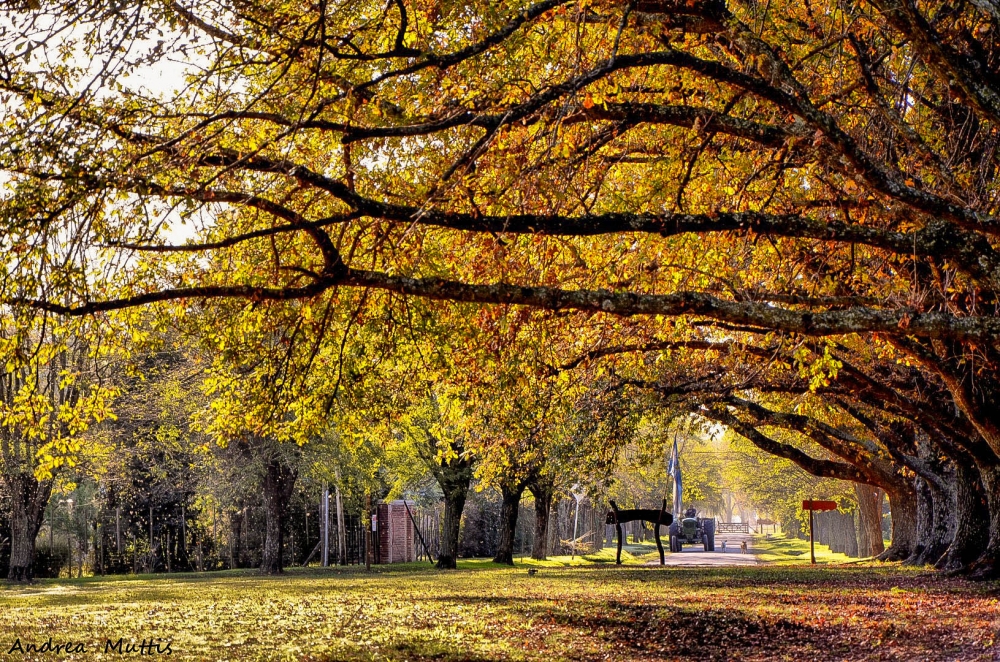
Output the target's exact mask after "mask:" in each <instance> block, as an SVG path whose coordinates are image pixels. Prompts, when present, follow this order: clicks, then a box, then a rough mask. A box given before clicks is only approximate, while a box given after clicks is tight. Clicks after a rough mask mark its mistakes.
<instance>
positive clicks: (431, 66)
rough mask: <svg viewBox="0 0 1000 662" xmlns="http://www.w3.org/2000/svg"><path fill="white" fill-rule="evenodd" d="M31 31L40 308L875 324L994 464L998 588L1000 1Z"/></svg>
mask: <svg viewBox="0 0 1000 662" xmlns="http://www.w3.org/2000/svg"><path fill="white" fill-rule="evenodd" d="M0 29H2V34H0V46H2V51H3V52H4V53H6V55H5V56H4V58H3V61H2V67H0V87H2V89H3V90H4V91H5V92H6V94H7V95H8V98H7V100H6V102H5V103H6V106H5V107H6V110H7V113H6V114H7V120H8V121H7V122H6V123H5V125H4V128H3V129H2V131H3V132H4V134H3V138H4V139H3V141H2V144H3V147H2V148H0V169H3V170H4V172H5V173H6V176H7V177H8V179H9V181H8V184H7V188H8V190H9V194H8V195H6V196H5V197H4V198H3V199H2V201H0V205H2V213H0V217H2V219H3V223H4V225H5V227H4V230H5V232H4V239H3V241H4V248H5V249H6V250H7V252H8V253H9V254H11V255H14V256H18V257H17V258H16V259H12V260H10V261H9V262H8V263H7V264H5V265H4V267H3V268H4V270H5V272H6V276H7V277H5V278H4V281H3V282H4V283H5V290H4V293H3V299H4V301H5V302H6V303H8V304H9V305H12V306H29V307H34V308H36V309H43V310H47V311H50V312H56V313H61V314H67V315H87V314H96V313H101V312H104V311H111V310H115V309H122V308H127V307H132V306H137V305H141V304H147V303H154V302H163V301H172V302H175V304H176V305H177V306H191V305H193V304H195V303H196V302H202V301H205V300H209V299H213V298H233V297H235V298H242V299H245V300H246V301H247V306H259V305H261V303H262V302H265V303H266V302H267V301H284V300H289V299H305V300H312V301H318V302H320V304H321V305H324V304H326V303H329V302H335V303H336V305H337V306H338V307H347V308H349V309H351V310H359V308H358V307H357V306H356V304H357V302H358V301H359V300H361V299H363V298H364V295H362V294H360V293H363V292H368V291H372V290H375V291H381V292H383V293H384V294H383V295H373V298H378V296H381V297H382V300H383V301H388V302H390V303H393V302H394V303H397V304H398V302H399V300H398V299H397V298H396V295H398V294H402V295H409V296H419V297H425V298H432V299H448V300H455V301H466V302H473V303H480V304H496V303H506V304H522V305H528V306H535V307H541V308H546V309H552V310H555V311H558V312H557V313H556V315H560V316H561V317H560V318H559V319H562V320H564V321H565V322H566V323H568V324H575V325H577V326H578V327H584V326H591V327H594V326H597V327H599V326H600V325H604V324H609V325H610V324H611V323H609V322H608V321H607V319H608V318H609V317H612V316H618V317H641V318H642V321H643V322H644V323H645V324H647V325H648V326H650V327H652V328H654V329H656V330H660V331H662V332H664V333H670V332H677V329H676V328H672V326H671V324H670V322H669V321H666V320H664V318H665V317H672V318H678V319H679V320H680V321H681V324H680V326H682V327H683V326H684V325H686V324H690V323H697V322H701V321H704V320H714V322H715V323H716V324H719V323H721V324H727V325H730V326H732V325H735V326H737V327H738V328H739V329H741V330H742V331H744V332H747V333H750V334H755V339H754V340H752V341H750V342H754V343H759V344H763V343H766V342H767V340H758V339H756V337H759V336H766V334H767V333H768V332H779V333H782V334H799V335H804V336H813V337H817V336H835V337H837V336H839V337H842V338H843V337H848V336H851V335H852V334H854V335H856V336H857V337H859V338H860V339H861V340H862V341H864V342H868V343H874V344H876V345H877V346H879V347H881V348H882V349H883V350H884V351H885V352H886V353H889V352H892V353H894V354H893V355H894V356H897V357H899V358H900V360H904V361H906V360H909V361H911V362H913V363H915V364H916V365H918V366H919V368H920V370H921V373H922V374H923V375H925V376H927V377H928V378H929V379H930V381H932V382H933V383H934V384H939V385H941V387H942V388H943V391H942V393H943V394H944V395H945V396H946V397H947V398H948V399H949V400H950V401H951V402H952V403H954V405H955V407H956V408H957V409H958V411H959V412H960V414H961V415H960V419H961V423H960V425H958V426H955V425H952V424H950V423H949V425H951V426H952V427H953V428H955V430H961V434H962V435H966V434H967V435H968V436H959V435H954V434H949V433H948V432H949V431H941V430H940V429H939V428H940V427H941V425H940V424H933V425H929V427H930V428H931V430H930V431H928V432H927V434H929V435H932V436H933V435H937V434H939V433H940V438H941V439H946V440H950V442H952V443H953V444H954V445H955V453H954V454H955V455H961V456H962V457H964V458H965V461H966V462H967V464H968V465H969V466H974V467H975V470H976V472H978V477H979V479H980V481H981V487H982V489H983V490H984V491H985V494H986V496H987V501H988V502H989V504H988V507H989V509H990V512H991V527H990V535H989V544H988V547H987V550H986V551H985V552H984V553H983V555H982V556H981V558H980V561H979V567H980V569H981V570H982V571H983V572H985V573H987V574H988V573H990V572H992V571H993V570H994V569H995V568H996V567H997V563H998V558H1000V557H998V554H1000V484H998V481H1000V463H998V462H997V454H998V453H1000V414H998V412H1000V385H998V384H997V382H996V376H995V375H996V369H997V367H998V363H1000V354H998V351H997V338H998V334H1000V319H998V318H997V315H996V293H997V290H998V287H1000V257H998V254H997V250H996V236H997V234H998V232H1000V229H998V228H1000V224H998V219H997V218H996V200H995V198H996V190H995V185H994V174H995V164H996V162H997V153H996V144H997V139H996V128H995V125H996V122H997V121H998V120H1000V84H998V83H997V80H1000V79H998V77H997V67H998V63H997V60H996V49H997V46H998V44H1000V40H998V34H1000V33H998V30H1000V22H998V17H997V12H996V11H995V8H994V7H993V5H992V4H990V3H984V2H980V3H975V2H973V3H953V2H943V1H929V2H922V3H919V4H916V3H913V2H910V1H909V0H872V1H870V2H857V3H846V4H845V3H841V2H833V0H824V1H817V2H810V3H799V2H791V1H779V2H769V3H758V2H740V1H738V0H733V1H732V2H728V3H727V2H723V1H722V0H694V1H690V0H683V1H681V0H655V1H654V0H650V1H643V2H637V3H624V2H614V1H611V0H598V1H596V2H591V3H587V4H586V5H583V4H580V3H568V2H561V1H560V0H542V1H540V2H535V3H530V2H524V3H521V4H515V5H506V4H503V5H497V4H496V3H486V2H474V3H448V2H444V3H423V2H416V1H413V2H407V1H406V0H398V1H395V2H391V3H388V4H384V3H365V2H362V3H355V4H350V5H339V4H333V5H329V4H326V3H320V4H318V5H314V4H311V3H306V2H297V1H287V0H281V1H278V0H274V1H268V0H258V1H250V2H240V3H230V2H226V1H225V0H219V1H218V2H214V3H212V4H210V5H207V6H201V5H199V6H197V7H196V6H194V5H191V4H186V3H185V2H184V1H183V0H174V1H170V2H163V3H153V4H149V3H139V2H135V3H130V2H124V3H117V4H115V5H112V6H108V5H105V4H103V3H89V2H84V3H74V4H73V5H72V6H69V5H65V6H64V5H63V4H62V3H56V2H39V3H31V4H30V5H29V6H28V7H25V8H24V9H23V10H21V11H13V12H11V13H10V14H9V16H8V17H7V18H5V19H4V23H3V24H2V28H0ZM167 62H171V63H173V64H171V65H170V66H169V67H168V65H167V64H166V63H167ZM152 72H157V73H163V74H164V80H167V81H172V82H166V83H164V84H163V85H161V89H158V90H153V89H147V88H146V87H143V83H142V82H137V81H148V80H149V79H150V76H149V74H150V73H152ZM129 74H131V75H132V76H131V77H128V75H129ZM178 74H180V75H178ZM185 75H186V76H187V77H186V78H184V77H183V76H185ZM171 76H172V77H171ZM178 220H180V221H182V222H183V223H184V225H183V226H182V227H183V228H184V229H183V230H182V231H181V232H178V231H177V230H176V229H175V228H176V226H177V221H178ZM66 238H70V239H69V240H66ZM151 258H155V259H151ZM345 292H346V293H348V294H345ZM350 292H354V293H358V294H357V296H354V297H353V298H352V296H351V295H350V294H349V293H350ZM567 310H570V311H578V312H576V313H571V314H567V313H566V311H567ZM892 406H893V407H900V405H898V404H892ZM941 443H946V442H941Z"/></svg>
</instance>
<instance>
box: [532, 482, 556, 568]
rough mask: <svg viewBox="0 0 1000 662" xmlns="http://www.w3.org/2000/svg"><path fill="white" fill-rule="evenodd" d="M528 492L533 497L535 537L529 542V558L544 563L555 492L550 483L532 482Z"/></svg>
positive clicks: (546, 555) (546, 554)
mask: <svg viewBox="0 0 1000 662" xmlns="http://www.w3.org/2000/svg"><path fill="white" fill-rule="evenodd" d="M528 490H529V491H530V492H531V495H532V496H533V497H535V537H534V539H533V540H532V541H531V558H533V559H535V560H536V561H544V560H545V559H546V558H547V557H548V542H549V513H550V512H551V510H552V495H553V493H554V492H555V490H554V488H553V486H552V484H551V482H550V481H541V480H537V481H533V482H532V483H531V484H530V485H528Z"/></svg>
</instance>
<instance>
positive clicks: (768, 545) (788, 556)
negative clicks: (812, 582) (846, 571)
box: [753, 533, 857, 565]
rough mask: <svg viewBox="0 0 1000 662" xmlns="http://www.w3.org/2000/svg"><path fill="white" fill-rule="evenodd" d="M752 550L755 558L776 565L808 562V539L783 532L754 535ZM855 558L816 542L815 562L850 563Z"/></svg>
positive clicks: (854, 560)
mask: <svg viewBox="0 0 1000 662" xmlns="http://www.w3.org/2000/svg"><path fill="white" fill-rule="evenodd" d="M753 550H754V552H755V553H756V554H757V558H758V559H760V560H761V561H765V562H767V563H774V564H778V565H801V564H803V563H809V560H810V559H809V541H808V540H799V539H798V538H786V537H785V536H784V534H782V533H779V534H771V535H770V536H769V537H765V536H762V535H755V536H754V538H753ZM856 561H857V559H852V558H851V557H850V556H847V555H846V554H839V553H834V552H831V551H830V548H829V547H828V546H826V545H820V544H819V543H816V563H817V564H819V563H824V564H826V563H852V562H856Z"/></svg>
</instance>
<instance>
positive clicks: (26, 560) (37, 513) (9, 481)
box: [3, 472, 52, 582]
mask: <svg viewBox="0 0 1000 662" xmlns="http://www.w3.org/2000/svg"><path fill="white" fill-rule="evenodd" d="M3 480H4V484H5V485H6V487H7V491H8V493H9V494H10V500H11V518H10V529H11V536H10V537H11V549H10V569H9V571H8V573H7V579H8V580H10V581H12V582H29V581H31V580H32V579H33V578H34V576H35V569H34V566H35V539H36V538H37V537H38V530H39V529H40V528H41V527H42V518H43V516H44V514H45V506H46V504H48V502H49V496H50V495H51V494H52V480H51V479H47V480H43V481H38V480H37V479H35V476H34V474H33V473H30V472H16V473H10V474H5V475H4V476H3Z"/></svg>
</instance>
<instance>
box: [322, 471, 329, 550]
mask: <svg viewBox="0 0 1000 662" xmlns="http://www.w3.org/2000/svg"><path fill="white" fill-rule="evenodd" d="M320 509H321V510H322V513H320V522H322V526H323V567H324V568H325V567H327V566H329V565H330V488H329V486H328V485H327V484H326V483H323V501H322V503H321V504H320Z"/></svg>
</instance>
